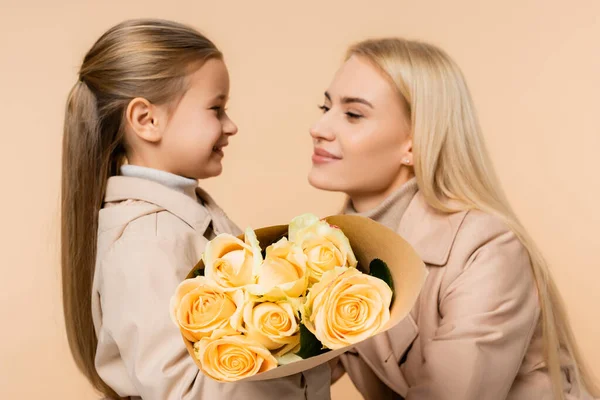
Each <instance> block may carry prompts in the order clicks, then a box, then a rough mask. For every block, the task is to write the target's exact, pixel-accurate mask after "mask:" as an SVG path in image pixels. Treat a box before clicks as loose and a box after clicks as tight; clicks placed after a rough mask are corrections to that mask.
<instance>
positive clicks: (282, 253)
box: [247, 238, 308, 298]
mask: <svg viewBox="0 0 600 400" xmlns="http://www.w3.org/2000/svg"><path fill="white" fill-rule="evenodd" d="M306 272H307V271H306V256H305V255H304V253H303V252H302V248H300V247H299V246H296V245H294V244H293V243H292V242H289V241H288V240H287V239H286V238H282V239H281V240H279V241H278V242H277V243H275V244H272V245H271V246H269V247H267V252H266V256H265V260H264V261H263V263H262V264H261V265H260V266H259V267H258V271H257V276H256V284H254V285H250V286H248V288H247V289H248V291H249V292H250V293H252V294H254V295H256V296H267V297H269V298H286V297H300V296H302V295H304V293H305V292H306V288H307V286H308V276H307V273H306Z"/></svg>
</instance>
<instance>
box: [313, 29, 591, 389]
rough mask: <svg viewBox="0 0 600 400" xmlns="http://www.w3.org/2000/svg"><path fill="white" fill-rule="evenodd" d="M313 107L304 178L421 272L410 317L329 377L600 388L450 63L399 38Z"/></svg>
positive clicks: (389, 383)
mask: <svg viewBox="0 0 600 400" xmlns="http://www.w3.org/2000/svg"><path fill="white" fill-rule="evenodd" d="M322 109H323V111H324V114H323V116H322V117H321V118H320V119H319V120H318V121H317V122H316V123H315V125H314V126H313V127H312V129H311V130H310V133H311V135H312V137H313V141H314V146H315V150H314V154H313V167H312V169H311V171H310V175H309V180H310V182H311V183H312V184H313V185H314V186H315V187H318V188H321V189H325V190H334V191H340V192H344V193H346V194H347V195H348V202H347V205H346V208H345V210H344V212H345V213H349V214H357V213H358V214H361V215H364V216H368V217H370V218H372V219H374V220H376V221H379V222H380V223H383V224H385V225H387V226H388V227H390V228H392V229H394V230H395V231H397V232H398V233H399V234H400V235H401V236H403V237H404V238H405V239H406V240H407V241H408V242H409V243H411V244H412V245H413V247H414V248H415V249H416V251H417V252H418V253H419V255H420V256H421V258H422V259H423V260H424V262H425V263H426V265H427V267H428V270H429V275H428V277H427V280H426V283H425V285H424V287H423V290H422V292H421V295H420V297H419V300H418V301H417V303H416V305H415V307H414V308H413V310H412V312H411V313H410V314H409V316H408V317H407V318H406V319H405V320H403V321H402V322H401V323H400V324H399V325H397V326H396V327H394V328H393V329H391V330H389V331H387V332H385V333H384V334H381V335H378V336H376V337H374V338H373V339H370V340H368V341H366V342H364V343H361V344H359V345H358V346H356V348H355V351H351V352H349V353H347V354H345V355H343V356H342V357H341V358H340V360H341V363H339V364H338V367H339V368H338V369H337V370H336V371H334V375H335V376H334V378H335V377H337V376H339V375H340V374H341V373H343V371H344V370H345V371H347V372H348V374H349V375H350V377H351V379H352V380H353V382H354V383H355V385H356V386H357V388H358V389H359V390H360V391H361V393H362V394H363V396H364V397H365V398H366V399H385V398H399V397H400V396H402V398H405V399H406V400H421V399H427V400H441V399H448V400H486V399H489V400H500V399H514V400H517V399H518V400H533V399H565V398H567V399H589V398H590V397H589V394H588V393H586V392H591V393H592V394H597V389H596V388H595V385H594V382H592V378H591V375H590V373H589V372H588V371H587V370H586V368H585V365H584V363H583V361H582V357H581V356H580V354H579V351H578V350H577V346H576V343H575V341H574V339H573V334H572V333H571V328H570V327H569V324H568V321H567V315H566V312H565V310H564V308H563V306H562V303H561V301H560V298H559V294H558V291H557V289H556V286H555V284H554V283H553V281H552V279H551V277H550V274H549V270H548V267H547V264H546V262H545V261H544V259H543V257H542V255H541V254H540V252H539V251H538V250H537V249H536V247H535V246H534V244H533V242H532V241H531V239H530V238H529V237H528V235H527V234H526V232H525V230H524V229H523V227H522V225H521V224H520V223H519V222H518V220H517V218H516V216H515V214H514V212H513V211H512V209H511V207H510V206H509V204H508V202H507V200H506V198H505V196H504V194H503V193H502V191H501V189H500V184H499V183H498V180H497V179H496V178H495V177H494V172H493V170H492V164H491V162H490V160H489V158H488V156H487V153H486V150H485V147H484V144H483V136H482V134H481V130H480V128H479V125H478V122H477V116H476V112H475V108H474V106H473V102H472V100H471V97H470V95H469V91H468V89H467V85H466V83H465V80H464V77H463V75H462V73H461V72H460V70H459V68H458V67H457V65H456V64H455V63H454V62H453V61H452V60H451V58H450V57H448V55H447V54H446V53H445V52H443V51H442V50H440V49H439V48H437V47H435V46H432V45H429V44H426V43H421V42H415V41H408V40H403V39H382V40H371V41H365V42H362V43H358V44H356V45H355V46H353V47H351V48H350V50H349V51H348V56H347V59H346V62H345V63H344V65H343V66H342V67H341V68H340V70H339V71H338V73H337V74H336V76H335V77H334V79H333V81H332V82H331V85H330V86H329V89H328V90H327V92H326V93H325V103H324V105H323V106H322ZM332 364H333V365H335V363H332Z"/></svg>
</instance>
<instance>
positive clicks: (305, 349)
mask: <svg viewBox="0 0 600 400" xmlns="http://www.w3.org/2000/svg"><path fill="white" fill-rule="evenodd" d="M328 351H329V349H326V348H323V344H322V343H321V342H320V341H319V339H317V337H316V336H315V335H313V334H312V332H311V331H309V330H308V328H307V327H306V326H304V324H300V350H298V352H297V353H296V355H297V356H299V357H302V358H305V359H306V358H309V357H314V356H318V355H319V354H323V353H327V352H328Z"/></svg>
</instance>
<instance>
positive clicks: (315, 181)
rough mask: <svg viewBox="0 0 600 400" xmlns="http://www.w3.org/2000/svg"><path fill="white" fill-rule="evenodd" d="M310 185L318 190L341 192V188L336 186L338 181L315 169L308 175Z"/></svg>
mask: <svg viewBox="0 0 600 400" xmlns="http://www.w3.org/2000/svg"><path fill="white" fill-rule="evenodd" d="M308 183H310V185H311V186H312V187H314V188H316V189H320V190H327V191H336V192H337V191H339V188H338V187H337V186H336V183H337V179H335V178H334V177H332V176H329V175H328V174H324V173H322V172H321V171H318V170H315V168H314V167H313V168H312V169H311V170H310V172H309V173H308Z"/></svg>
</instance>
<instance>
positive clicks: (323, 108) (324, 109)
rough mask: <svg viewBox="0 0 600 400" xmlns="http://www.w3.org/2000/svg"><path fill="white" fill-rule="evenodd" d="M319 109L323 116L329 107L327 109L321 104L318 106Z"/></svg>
mask: <svg viewBox="0 0 600 400" xmlns="http://www.w3.org/2000/svg"><path fill="white" fill-rule="evenodd" d="M319 109H320V110H321V111H323V114H325V113H326V112H327V111H329V107H327V106H326V105H325V104H323V105H322V106H319Z"/></svg>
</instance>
